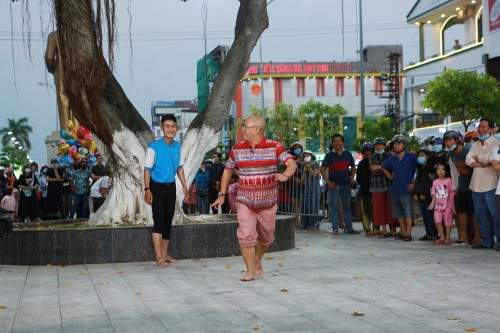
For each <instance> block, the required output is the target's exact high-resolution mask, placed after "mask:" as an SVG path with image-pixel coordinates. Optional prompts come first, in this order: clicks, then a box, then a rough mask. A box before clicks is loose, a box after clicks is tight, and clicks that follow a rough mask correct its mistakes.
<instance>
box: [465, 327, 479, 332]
mask: <svg viewBox="0 0 500 333" xmlns="http://www.w3.org/2000/svg"><path fill="white" fill-rule="evenodd" d="M464 331H466V332H475V331H477V330H476V328H475V327H466V328H464Z"/></svg>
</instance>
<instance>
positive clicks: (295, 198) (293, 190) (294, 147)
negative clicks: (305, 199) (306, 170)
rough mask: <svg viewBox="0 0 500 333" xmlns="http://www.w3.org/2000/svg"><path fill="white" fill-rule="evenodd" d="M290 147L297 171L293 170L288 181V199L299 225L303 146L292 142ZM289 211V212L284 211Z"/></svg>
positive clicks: (296, 223) (296, 224) (296, 222)
mask: <svg viewBox="0 0 500 333" xmlns="http://www.w3.org/2000/svg"><path fill="white" fill-rule="evenodd" d="M290 148H291V153H292V155H293V158H294V159H295V162H296V163H297V171H296V172H295V175H293V176H292V177H290V181H289V183H288V184H289V186H290V199H291V201H292V210H293V213H294V215H295V226H296V227H300V226H301V220H300V215H299V213H300V197H301V193H302V188H303V184H302V182H301V181H300V179H301V175H302V174H301V170H302V167H301V165H302V162H304V158H303V156H302V152H303V150H304V148H303V147H302V144H301V143H300V142H298V141H297V142H294V143H292V144H291V145H290ZM286 213H289V212H286Z"/></svg>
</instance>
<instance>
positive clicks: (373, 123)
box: [354, 117, 396, 151]
mask: <svg viewBox="0 0 500 333" xmlns="http://www.w3.org/2000/svg"><path fill="white" fill-rule="evenodd" d="M360 130H361V133H364V136H362V137H361V138H359V139H358V140H356V142H355V143H354V149H355V150H356V151H360V150H361V145H362V144H363V143H365V142H373V140H375V139H376V138H384V139H385V140H386V141H390V140H392V138H393V137H394V135H396V131H395V130H394V128H393V127H392V123H391V118H389V117H378V118H377V119H376V120H375V119H372V118H368V119H366V121H365V122H364V123H362V124H361V127H360Z"/></svg>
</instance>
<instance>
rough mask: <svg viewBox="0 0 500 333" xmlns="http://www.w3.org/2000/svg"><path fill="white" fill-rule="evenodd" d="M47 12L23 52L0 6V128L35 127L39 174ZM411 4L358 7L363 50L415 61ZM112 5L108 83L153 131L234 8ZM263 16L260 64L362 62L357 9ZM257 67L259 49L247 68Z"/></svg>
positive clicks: (227, 0) (222, 37)
mask: <svg viewBox="0 0 500 333" xmlns="http://www.w3.org/2000/svg"><path fill="white" fill-rule="evenodd" d="M47 2H49V1H48V0H38V1H37V0H32V1H30V2H29V8H30V13H31V15H30V16H31V43H27V42H26V40H27V39H28V34H27V32H26V30H24V33H23V24H22V22H23V18H22V15H21V12H22V8H21V1H18V2H15V3H12V2H11V1H8V0H4V1H0V128H3V127H5V126H6V125H7V118H10V119H20V118H22V117H28V118H29V124H30V125H31V126H32V127H33V133H32V134H31V136H30V139H31V143H32V146H33V149H32V150H31V151H30V152H29V156H30V157H31V158H32V159H33V160H34V161H37V162H39V163H42V164H43V163H46V159H47V153H46V148H45V143H44V140H45V137H46V136H47V135H49V134H51V132H52V131H54V130H56V124H57V122H56V121H57V118H56V117H57V100H56V96H55V93H54V90H53V88H51V87H48V86H47V85H51V86H53V78H52V75H51V74H50V73H48V72H47V71H46V68H45V63H44V60H43V55H44V51H45V43H46V42H45V40H46V36H47V34H48V33H49V32H50V31H52V30H54V25H53V23H52V20H51V18H50V11H51V10H50V7H49V6H48V5H47ZM40 3H41V4H42V5H40ZM415 3H416V0H384V1H380V0H363V1H362V12H363V42H364V43H363V44H364V46H366V45H382V44H384V45H388V44H401V45H403V61H404V64H403V65H407V64H408V63H409V62H411V61H416V60H418V28H417V27H416V26H414V25H409V24H407V23H406V16H407V14H408V13H409V11H410V10H411V8H412V7H413V5H414V4H415ZM116 5H117V19H118V34H119V38H118V47H117V49H116V50H115V76H116V78H117V79H118V81H119V82H120V84H121V86H122V87H123V89H124V90H125V93H126V94H127V96H128V98H129V99H130V100H131V102H132V103H133V104H134V106H135V107H136V109H137V110H138V111H139V112H140V113H141V115H142V116H143V117H144V118H145V119H146V121H147V122H148V123H150V122H151V121H150V119H151V117H150V109H151V102H153V101H156V100H192V99H194V98H196V95H197V92H196V62H197V61H198V60H199V59H200V58H202V57H203V55H204V54H205V52H207V53H209V52H210V51H211V50H212V49H214V48H215V47H216V46H217V45H229V46H230V45H231V43H232V41H233V37H234V26H235V21H236V14H237V11H238V7H239V1H236V0H189V1H187V2H182V1H180V0H148V1H144V0H142V1H139V0H120V1H116ZM127 6H129V11H127ZM342 7H343V10H342ZM129 12H130V15H129ZM11 13H12V15H11ZM268 15H269V28H268V29H267V30H266V31H265V32H264V33H263V35H262V38H261V46H262V61H263V62H268V61H275V62H298V61H300V60H306V61H308V62H313V61H333V60H335V61H352V60H357V59H358V58H359V54H358V53H357V50H359V1H358V0H344V1H342V0H272V1H271V3H270V4H269V6H268ZM25 20H26V16H25ZM130 22H131V23H130ZM342 22H343V24H342ZM129 26H130V29H129ZM129 32H130V35H131V40H132V43H130V38H129ZM205 35H206V40H205V38H204V36H205ZM23 36H24V40H25V41H24V42H23ZM130 45H132V46H130ZM29 50H30V52H29ZM30 53H31V56H30ZM259 59H260V52H259V44H257V45H256V47H255V49H254V51H253V52H252V55H251V61H253V62H258V61H259Z"/></svg>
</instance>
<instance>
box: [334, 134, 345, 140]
mask: <svg viewBox="0 0 500 333" xmlns="http://www.w3.org/2000/svg"><path fill="white" fill-rule="evenodd" d="M337 137H339V138H340V140H342V142H344V136H343V135H342V134H340V133H335V134H334V135H333V136H332V142H333V139H335V138H337Z"/></svg>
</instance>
